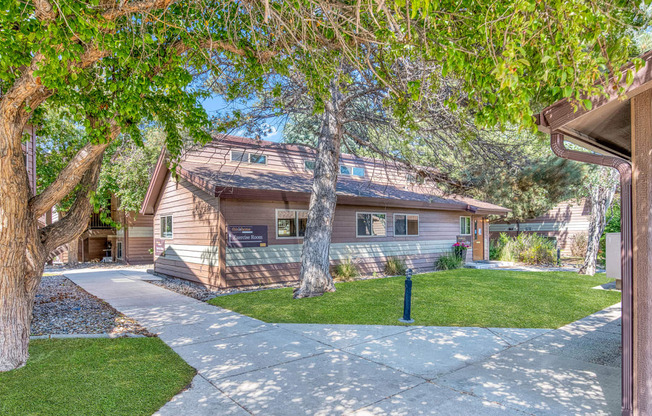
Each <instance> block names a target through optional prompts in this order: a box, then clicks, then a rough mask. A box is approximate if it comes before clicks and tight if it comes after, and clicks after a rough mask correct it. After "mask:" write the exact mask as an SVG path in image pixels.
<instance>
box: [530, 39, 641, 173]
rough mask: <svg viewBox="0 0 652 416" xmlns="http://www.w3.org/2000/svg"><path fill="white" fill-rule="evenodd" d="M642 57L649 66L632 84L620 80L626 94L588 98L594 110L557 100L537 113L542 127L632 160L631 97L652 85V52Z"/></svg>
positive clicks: (597, 149)
mask: <svg viewBox="0 0 652 416" xmlns="http://www.w3.org/2000/svg"><path fill="white" fill-rule="evenodd" d="M641 59H642V60H643V61H644V63H645V65H644V66H643V67H642V68H641V69H640V70H638V71H637V72H636V74H635V75H634V81H633V82H632V84H630V85H629V86H627V85H626V82H625V80H624V78H623V80H621V81H620V83H619V86H621V87H623V88H624V89H625V91H624V92H625V93H624V95H619V94H618V91H612V92H611V93H610V94H609V95H608V96H602V97H588V99H589V100H591V104H592V108H591V110H588V109H583V108H578V107H577V106H576V105H574V104H573V103H571V102H570V101H569V100H560V101H557V102H556V103H554V104H553V105H551V106H549V107H547V108H545V109H543V111H541V113H540V114H537V115H536V123H537V124H538V125H539V130H540V131H542V132H544V133H548V134H551V133H553V132H558V133H561V134H563V135H564V137H565V138H566V139H567V140H568V141H570V142H573V143H575V144H577V145H579V146H582V147H585V148H587V149H589V150H593V151H595V152H597V153H602V154H606V155H611V156H617V157H620V158H623V159H625V160H630V159H631V151H632V144H631V138H630V136H631V109H630V99H631V98H632V97H634V96H636V95H638V94H641V93H643V92H645V91H647V90H649V89H650V88H652V51H650V52H647V53H645V54H644V55H642V56H641ZM632 67H633V65H628V66H627V67H625V68H623V69H628V68H632Z"/></svg>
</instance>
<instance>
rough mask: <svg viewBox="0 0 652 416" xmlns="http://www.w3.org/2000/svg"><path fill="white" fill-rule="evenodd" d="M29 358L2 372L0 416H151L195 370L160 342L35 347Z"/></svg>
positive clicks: (81, 342)
mask: <svg viewBox="0 0 652 416" xmlns="http://www.w3.org/2000/svg"><path fill="white" fill-rule="evenodd" d="M29 350H30V359H29V360H28V362H27V365H26V366H25V367H23V368H20V369H18V370H14V371H10V372H7V373H0V415H15V416H18V415H48V416H51V415H130V416H133V415H148V416H149V415H151V414H152V413H154V412H155V411H156V410H158V409H159V408H160V407H161V406H162V405H164V404H165V403H166V402H167V401H168V400H170V399H171V398H172V397H173V396H174V395H175V394H176V393H178V392H179V391H180V390H181V389H183V388H184V387H186V386H187V385H188V384H189V383H190V381H191V380H192V377H193V376H194V374H195V370H194V369H193V368H192V367H190V366H189V365H188V364H186V363H185V362H184V361H183V360H182V359H181V358H180V357H179V356H178V355H177V354H176V353H174V351H172V350H171V349H170V348H169V347H168V346H167V345H165V344H164V343H163V342H162V341H161V340H160V339H158V338H120V339H57V340H36V341H32V342H31V343H30V348H29Z"/></svg>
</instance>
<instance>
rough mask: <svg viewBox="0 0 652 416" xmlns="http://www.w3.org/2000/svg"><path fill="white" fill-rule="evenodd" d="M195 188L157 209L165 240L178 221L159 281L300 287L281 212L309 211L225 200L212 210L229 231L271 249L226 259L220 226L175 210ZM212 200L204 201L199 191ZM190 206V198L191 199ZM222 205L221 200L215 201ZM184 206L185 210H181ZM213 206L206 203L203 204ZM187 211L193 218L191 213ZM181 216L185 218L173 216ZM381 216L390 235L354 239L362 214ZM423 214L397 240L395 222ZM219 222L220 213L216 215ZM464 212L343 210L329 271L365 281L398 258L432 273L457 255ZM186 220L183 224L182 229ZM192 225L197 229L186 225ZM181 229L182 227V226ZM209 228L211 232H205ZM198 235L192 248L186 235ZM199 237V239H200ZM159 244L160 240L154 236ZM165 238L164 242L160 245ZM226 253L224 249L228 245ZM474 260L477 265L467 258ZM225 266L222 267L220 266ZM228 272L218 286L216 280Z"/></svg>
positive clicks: (166, 198) (169, 191)
mask: <svg viewBox="0 0 652 416" xmlns="http://www.w3.org/2000/svg"><path fill="white" fill-rule="evenodd" d="M190 187H192V185H190V184H188V183H187V182H185V181H182V182H181V183H180V185H179V186H178V187H176V186H174V182H173V181H168V183H167V184H166V188H165V192H164V193H163V197H162V199H161V202H160V204H159V207H158V208H157V217H156V218H155V220H154V227H155V230H157V232H156V233H155V234H157V233H160V231H159V230H160V229H159V227H160V225H159V217H160V216H161V215H169V214H171V215H173V216H174V220H173V221H174V222H173V238H172V239H166V242H165V244H166V250H165V256H164V257H163V256H162V257H157V258H156V262H155V270H156V271H157V272H158V273H162V274H167V275H172V276H178V277H182V278H186V279H189V280H194V281H198V282H201V283H203V284H206V285H211V286H220V285H221V287H225V286H226V287H237V286H249V285H255V284H265V283H279V282H293V281H297V279H298V276H299V269H300V258H301V244H302V239H301V238H279V237H276V210H277V209H296V210H303V209H307V208H308V207H307V205H305V204H300V203H284V202H272V201H266V202H260V201H244V200H231V199H229V200H224V199H223V200H221V201H219V205H217V206H215V205H213V208H215V209H217V207H218V206H219V209H220V211H221V213H222V215H223V218H224V221H223V224H224V225H225V226H226V225H265V226H267V230H268V246H267V247H254V248H226V249H225V250H224V251H222V249H221V247H220V249H217V248H216V246H215V244H213V243H209V244H206V242H207V241H209V240H210V241H218V240H219V239H220V238H219V235H224V234H223V233H222V234H220V231H219V227H217V226H216V224H215V223H210V225H208V224H202V223H197V222H196V221H194V222H193V221H192V220H191V217H192V215H191V214H189V213H188V212H190V211H191V210H192V209H195V208H191V207H188V209H182V208H181V207H177V208H176V209H175V210H172V211H171V207H173V206H175V205H174V204H179V203H180V202H179V201H184V199H183V198H182V197H180V195H179V194H180V193H186V192H189V189H190ZM193 189H194V192H196V193H197V192H198V193H201V194H203V195H204V197H206V194H205V193H204V192H203V191H201V190H199V189H197V188H193ZM186 196H187V198H186V200H187V201H190V199H191V197H190V195H186ZM214 200H215V201H217V198H214ZM181 203H183V202H181ZM204 203H208V202H204ZM186 211H187V212H186ZM176 212H181V214H175V213H176ZM357 212H378V213H384V214H386V216H387V217H386V218H387V219H388V221H387V234H386V236H383V237H380V236H375V237H356V213H357ZM395 213H397V214H418V215H419V235H418V236H400V237H394V214H395ZM214 214H216V213H214ZM464 214H465V213H464V212H449V211H430V210H428V211H419V210H403V209H401V210H393V209H382V210H379V209H378V208H372V207H365V206H338V207H337V209H336V212H335V221H334V224H335V225H334V228H333V238H332V245H331V264H332V266H333V267H335V266H336V265H337V264H338V263H339V262H341V261H343V260H347V259H349V258H350V259H351V260H352V261H353V262H354V263H355V264H356V265H357V267H358V268H359V269H360V271H361V272H362V273H365V274H367V273H372V272H382V271H383V269H384V267H385V263H386V261H387V259H388V258H390V257H400V258H402V259H404V260H405V261H406V264H407V266H408V267H411V268H412V269H413V270H414V271H419V272H420V271H429V270H433V268H434V263H435V261H436V260H437V258H438V257H439V256H440V255H441V254H442V253H447V252H450V251H451V246H452V244H453V243H455V241H457V237H458V234H459V217H460V215H464ZM179 219H183V220H184V223H183V224H181V223H178V222H179ZM186 222H192V224H186ZM177 224H178V225H177ZM207 227H211V229H210V230H207ZM188 232H191V233H192V236H193V238H192V240H190V239H189V238H188V235H187V233H188ZM195 236H196V238H195ZM156 237H158V235H156ZM159 238H160V237H159ZM222 244H223V247H224V245H225V244H224V243H222ZM467 255H468V257H467V258H468V259H470V258H471V250H469V253H468V254H467ZM222 259H223V260H222ZM221 272H223V278H222V279H221V280H220V279H218V278H217V277H216V276H215V275H211V274H219V273H221Z"/></svg>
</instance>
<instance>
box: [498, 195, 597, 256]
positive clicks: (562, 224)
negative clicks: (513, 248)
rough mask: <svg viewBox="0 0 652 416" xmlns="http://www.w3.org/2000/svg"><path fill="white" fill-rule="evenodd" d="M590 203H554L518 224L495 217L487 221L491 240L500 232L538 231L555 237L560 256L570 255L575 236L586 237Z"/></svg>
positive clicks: (514, 234)
mask: <svg viewBox="0 0 652 416" xmlns="http://www.w3.org/2000/svg"><path fill="white" fill-rule="evenodd" d="M590 219H591V206H590V205H589V202H588V201H587V200H579V201H566V202H561V203H559V204H557V206H555V207H554V208H552V209H551V210H550V211H548V212H546V213H545V214H543V215H541V216H539V217H537V218H533V219H530V220H526V221H522V222H520V223H518V224H517V223H515V222H507V221H504V220H495V221H493V222H492V223H491V224H489V233H490V236H491V240H492V241H493V240H495V239H497V238H498V237H499V236H500V234H501V233H506V234H508V235H510V236H512V237H514V236H516V235H517V234H518V233H537V234H539V235H542V236H544V237H549V238H554V239H555V240H556V241H557V244H558V247H559V248H560V249H561V254H562V255H563V256H571V255H572V253H571V246H572V244H573V241H574V239H576V238H578V237H579V236H580V235H586V236H588V233H589V221H590Z"/></svg>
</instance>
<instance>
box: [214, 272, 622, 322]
mask: <svg viewBox="0 0 652 416" xmlns="http://www.w3.org/2000/svg"><path fill="white" fill-rule="evenodd" d="M610 280H611V279H607V278H606V277H605V276H604V275H596V276H593V277H590V276H580V275H578V274H576V273H571V272H540V273H536V272H530V273H528V272H516V271H503V270H472V269H460V270H450V271H443V272H436V273H427V274H420V275H416V276H414V277H413V282H414V283H413V287H412V318H413V319H414V320H415V323H414V325H436V326H476V327H513V328H558V327H560V326H563V325H565V324H567V323H570V322H573V321H575V320H577V319H580V318H582V317H584V316H587V315H589V314H591V313H594V312H597V311H599V310H601V309H603V308H605V307H607V306H610V305H613V304H614V303H617V302H619V301H620V293H619V292H614V291H604V290H595V289H591V287H594V286H597V285H599V284H603V283H606V282H609V281H610ZM404 281H405V280H404V278H403V277H391V278H386V279H374V280H363V281H355V282H348V283H337V284H336V288H337V291H336V292H334V293H326V294H325V295H324V296H321V297H316V298H308V299H300V300H293V299H292V289H291V288H285V289H274V290H265V291H259V292H251V293H241V294H235V295H228V296H219V297H216V298H214V299H211V300H210V301H209V303H211V304H212V305H216V306H221V307H223V308H226V309H231V310H233V311H235V312H239V313H242V314H245V315H249V316H252V317H254V318H258V319H260V320H263V321H266V322H275V323H324V324H326V323H328V324H375V325H398V324H399V322H398V321H397V320H398V318H400V317H401V316H402V315H403V312H402V311H403V288H404Z"/></svg>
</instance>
